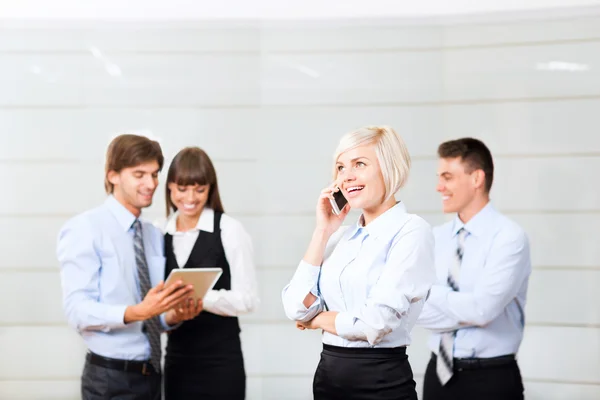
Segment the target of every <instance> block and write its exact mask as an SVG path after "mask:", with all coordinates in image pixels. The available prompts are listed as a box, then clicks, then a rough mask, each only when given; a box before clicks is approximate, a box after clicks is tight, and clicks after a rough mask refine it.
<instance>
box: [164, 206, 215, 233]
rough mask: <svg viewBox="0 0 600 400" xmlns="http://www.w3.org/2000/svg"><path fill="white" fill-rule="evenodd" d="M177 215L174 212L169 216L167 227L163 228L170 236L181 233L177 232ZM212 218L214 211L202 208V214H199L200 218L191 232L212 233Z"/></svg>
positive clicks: (177, 212) (176, 212)
mask: <svg viewBox="0 0 600 400" xmlns="http://www.w3.org/2000/svg"><path fill="white" fill-rule="evenodd" d="M178 215H179V211H175V212H174V213H173V214H171V215H170V216H169V219H168V220H167V225H166V226H165V232H166V233H168V234H170V235H175V234H178V233H182V232H177V216H178ZM214 216H215V211H214V210H213V209H212V208H208V207H204V209H203V210H202V213H201V214H200V218H198V222H197V223H196V226H195V227H194V229H192V230H191V231H204V232H210V233H213V231H214V223H213V222H214Z"/></svg>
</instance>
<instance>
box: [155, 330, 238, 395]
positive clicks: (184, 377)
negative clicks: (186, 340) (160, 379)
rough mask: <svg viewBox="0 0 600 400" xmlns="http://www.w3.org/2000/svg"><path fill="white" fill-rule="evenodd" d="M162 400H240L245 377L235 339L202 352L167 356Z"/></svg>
mask: <svg viewBox="0 0 600 400" xmlns="http://www.w3.org/2000/svg"><path fill="white" fill-rule="evenodd" d="M163 375H164V390H165V399H166V400H187V399H190V400H196V399H198V400H244V398H245V394H246V373H245V370H244V358H243V356H242V348H241V342H240V338H239V336H237V335H236V336H234V337H229V338H226V340H222V341H221V342H219V343H218V345H216V346H213V347H210V348H205V349H204V350H202V351H198V350H195V351H191V352H187V353H184V352H173V351H171V352H167V354H166V355H165V368H164V372H163Z"/></svg>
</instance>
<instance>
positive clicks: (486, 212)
mask: <svg viewBox="0 0 600 400" xmlns="http://www.w3.org/2000/svg"><path fill="white" fill-rule="evenodd" d="M461 228H464V229H465V230H466V231H467V236H466V238H465V244H464V254H463V259H462V263H461V266H460V276H459V282H458V287H459V291H458V292H454V291H452V289H450V287H449V286H448V284H447V283H446V280H447V277H448V270H449V268H450V266H451V265H452V263H454V262H456V261H455V260H456V257H455V253H456V248H457V233H458V231H459V230H460V229H461ZM434 235H435V265H436V270H437V280H438V283H437V284H436V285H434V286H433V288H432V289H431V294H430V296H429V299H428V300H427V302H426V304H425V307H424V308H423V312H422V313H421V315H420V317H419V320H418V322H417V324H418V325H420V326H423V327H425V328H428V329H430V330H431V331H432V332H433V334H432V335H431V337H430V340H429V347H430V348H431V351H433V352H434V353H436V354H437V352H438V349H439V345H440V334H439V333H440V332H445V331H452V330H456V329H458V331H457V332H456V338H455V340H454V357H455V358H471V357H476V358H487V357H498V356H503V355H508V354H516V353H517V350H518V349H519V346H520V344H521V340H522V339H523V328H524V325H525V314H524V310H525V300H526V297H527V285H528V282H529V275H530V274H531V260H530V254H529V241H528V239H527V236H526V234H525V232H524V231H523V229H521V227H519V226H518V225H517V224H516V223H515V222H513V221H512V220H510V219H508V218H507V217H505V216H504V215H502V214H500V213H499V212H498V211H497V210H496V209H495V208H494V207H493V206H492V204H491V203H488V204H487V205H486V206H485V207H484V208H483V209H482V210H481V211H480V212H479V213H478V214H476V215H475V216H474V217H473V218H472V219H471V220H469V221H468V222H467V223H466V224H463V223H462V222H461V220H460V219H459V218H458V217H456V218H455V219H454V220H453V221H450V222H448V223H446V224H444V225H441V226H439V227H436V228H434Z"/></svg>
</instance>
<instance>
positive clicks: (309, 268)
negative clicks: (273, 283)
mask: <svg viewBox="0 0 600 400" xmlns="http://www.w3.org/2000/svg"><path fill="white" fill-rule="evenodd" d="M320 273H321V267H320V266H316V265H311V264H309V263H307V262H306V261H300V265H298V269H297V270H296V273H295V274H294V278H293V280H294V281H296V282H298V283H299V286H298V287H299V288H300V290H301V291H302V292H304V293H308V292H310V293H312V294H313V295H315V296H318V290H317V282H319V274H320Z"/></svg>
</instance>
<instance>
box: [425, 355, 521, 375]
mask: <svg viewBox="0 0 600 400" xmlns="http://www.w3.org/2000/svg"><path fill="white" fill-rule="evenodd" d="M431 358H432V359H434V360H436V362H437V356H436V355H435V354H433V353H432V354H431ZM514 363H515V355H514V354H509V355H506V356H499V357H490V358H455V359H454V360H453V364H454V369H455V370H459V371H463V370H470V369H483V368H494V367H502V366H505V365H510V364H514Z"/></svg>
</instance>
